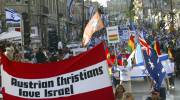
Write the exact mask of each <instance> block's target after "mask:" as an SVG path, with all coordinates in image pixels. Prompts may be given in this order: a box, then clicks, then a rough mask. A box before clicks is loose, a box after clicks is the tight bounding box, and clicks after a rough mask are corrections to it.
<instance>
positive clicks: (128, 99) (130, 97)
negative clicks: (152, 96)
mask: <svg viewBox="0 0 180 100" xmlns="http://www.w3.org/2000/svg"><path fill="white" fill-rule="evenodd" d="M122 100H134V96H133V95H132V93H130V92H126V93H124V95H123V98H122Z"/></svg>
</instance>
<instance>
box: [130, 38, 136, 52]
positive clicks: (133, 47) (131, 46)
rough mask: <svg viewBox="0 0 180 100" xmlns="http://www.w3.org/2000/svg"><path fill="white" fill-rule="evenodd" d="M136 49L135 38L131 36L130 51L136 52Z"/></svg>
mask: <svg viewBox="0 0 180 100" xmlns="http://www.w3.org/2000/svg"><path fill="white" fill-rule="evenodd" d="M134 49H135V42H134V36H133V35H131V36H130V38H129V40H128V50H129V51H130V52H132V51H134Z"/></svg>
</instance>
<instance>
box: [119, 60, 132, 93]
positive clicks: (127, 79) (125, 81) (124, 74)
mask: <svg viewBox="0 0 180 100" xmlns="http://www.w3.org/2000/svg"><path fill="white" fill-rule="evenodd" d="M123 64H124V68H120V81H121V82H120V84H122V85H123V86H124V87H125V89H126V91H127V92H132V89H131V76H130V70H131V68H128V67H126V65H127V60H124V61H123Z"/></svg>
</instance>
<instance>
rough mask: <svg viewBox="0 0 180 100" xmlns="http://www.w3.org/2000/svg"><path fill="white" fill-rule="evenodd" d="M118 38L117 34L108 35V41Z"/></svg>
mask: <svg viewBox="0 0 180 100" xmlns="http://www.w3.org/2000/svg"><path fill="white" fill-rule="evenodd" d="M116 40H118V34H112V35H109V41H116Z"/></svg>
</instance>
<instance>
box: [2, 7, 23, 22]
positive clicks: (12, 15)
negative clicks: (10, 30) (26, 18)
mask: <svg viewBox="0 0 180 100" xmlns="http://www.w3.org/2000/svg"><path fill="white" fill-rule="evenodd" d="M5 13H6V21H10V22H19V21H20V20H21V17H20V15H18V13H17V12H16V11H15V10H14V9H8V8H6V9H5Z"/></svg>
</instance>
